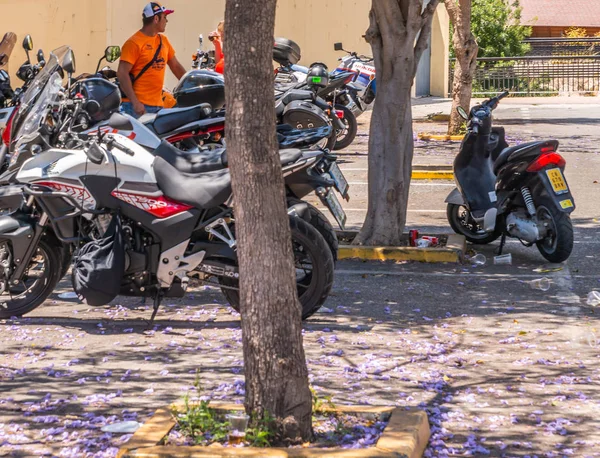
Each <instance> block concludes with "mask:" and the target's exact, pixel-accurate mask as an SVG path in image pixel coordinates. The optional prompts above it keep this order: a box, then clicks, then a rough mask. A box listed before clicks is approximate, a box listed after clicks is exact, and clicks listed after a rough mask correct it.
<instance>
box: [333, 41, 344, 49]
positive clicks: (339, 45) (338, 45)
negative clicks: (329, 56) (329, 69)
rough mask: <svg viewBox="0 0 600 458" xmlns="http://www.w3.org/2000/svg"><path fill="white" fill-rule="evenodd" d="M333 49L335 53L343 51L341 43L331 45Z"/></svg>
mask: <svg viewBox="0 0 600 458" xmlns="http://www.w3.org/2000/svg"><path fill="white" fill-rule="evenodd" d="M333 49H334V50H335V51H343V50H344V45H343V44H342V43H334V44H333Z"/></svg>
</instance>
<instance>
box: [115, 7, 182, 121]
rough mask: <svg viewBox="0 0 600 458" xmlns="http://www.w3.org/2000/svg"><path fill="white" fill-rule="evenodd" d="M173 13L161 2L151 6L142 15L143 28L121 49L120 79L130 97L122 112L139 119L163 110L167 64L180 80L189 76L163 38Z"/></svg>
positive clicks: (127, 97) (122, 88)
mask: <svg viewBox="0 0 600 458" xmlns="http://www.w3.org/2000/svg"><path fill="white" fill-rule="evenodd" d="M173 12H174V11H173V10H169V9H167V8H165V7H164V6H161V5H160V4H159V3H156V2H150V3H148V4H147V5H146V6H145V7H144V10H143V12H142V20H143V27H142V29H141V30H138V31H137V32H136V33H135V34H134V35H133V36H132V37H131V38H129V40H127V41H126V42H125V44H124V45H123V48H122V50H121V61H120V63H119V69H118V70H117V77H118V78H119V84H120V85H121V90H122V91H123V93H124V94H125V96H126V97H125V98H123V103H122V104H121V110H122V111H123V112H125V113H127V114H130V115H132V116H134V117H136V118H137V117H139V116H141V115H143V114H144V113H156V112H158V111H159V110H161V109H162V108H163V97H162V89H163V85H164V81H165V71H166V66H167V65H168V66H169V68H170V69H171V71H172V72H173V74H174V75H175V76H176V77H177V79H180V78H181V77H182V76H183V75H184V74H185V68H183V65H181V64H180V63H179V61H178V60H177V58H176V57H175V50H174V49H173V46H171V43H170V42H169V39H168V38H167V37H166V36H165V35H163V33H164V31H165V30H166V27H167V23H168V20H167V16H168V15H169V14H171V13H173ZM159 48H160V49H159Z"/></svg>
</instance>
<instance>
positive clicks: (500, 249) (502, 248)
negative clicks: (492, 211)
mask: <svg viewBox="0 0 600 458" xmlns="http://www.w3.org/2000/svg"><path fill="white" fill-rule="evenodd" d="M505 244H506V232H503V233H502V238H501V239H500V246H499V247H498V248H497V249H496V255H497V256H500V255H501V254H502V250H504V245H505Z"/></svg>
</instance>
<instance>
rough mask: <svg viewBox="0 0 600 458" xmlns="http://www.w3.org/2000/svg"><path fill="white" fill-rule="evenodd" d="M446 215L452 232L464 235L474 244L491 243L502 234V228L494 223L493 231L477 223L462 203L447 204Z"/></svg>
mask: <svg viewBox="0 0 600 458" xmlns="http://www.w3.org/2000/svg"><path fill="white" fill-rule="evenodd" d="M446 217H447V218H448V223H450V227H451V228H452V230H453V231H454V232H456V233H457V234H460V235H464V236H465V238H466V239H467V240H468V241H469V242H471V243H475V244H476V245H486V244H488V243H492V242H493V241H494V240H496V239H497V238H498V237H500V236H501V235H502V228H501V227H499V225H496V229H495V230H494V232H492V233H489V232H486V231H484V230H483V228H482V227H481V226H480V225H479V224H477V222H476V221H474V220H473V218H471V214H470V212H469V209H468V208H467V207H465V206H464V205H457V204H448V207H446Z"/></svg>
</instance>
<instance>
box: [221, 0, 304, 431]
mask: <svg viewBox="0 0 600 458" xmlns="http://www.w3.org/2000/svg"><path fill="white" fill-rule="evenodd" d="M276 3H277V2H276V0H263V1H260V2H255V1H245V2H244V1H241V0H227V2H226V7H225V34H224V35H225V40H224V46H225V48H224V55H225V87H226V106H227V115H226V116H227V119H226V137H227V152H228V156H229V163H230V169H231V176H232V185H233V194H234V198H235V207H234V209H235V228H236V236H237V240H238V246H239V248H238V258H239V268H240V299H241V303H240V309H241V315H242V318H241V320H242V336H243V349H244V368H245V377H246V401H245V406H246V411H247V412H248V414H249V415H251V416H252V418H253V419H254V420H253V421H255V422H256V421H259V419H262V418H264V417H265V415H266V414H268V415H270V416H273V417H275V419H276V420H277V426H278V429H279V432H280V437H281V438H282V439H287V440H288V441H291V442H300V441H306V440H309V439H310V438H311V437H312V424H311V421H312V418H311V416H312V397H311V393H310V389H309V385H308V369H307V367H306V359H305V355H304V349H303V346H302V322H301V306H300V302H299V300H298V296H297V292H296V274H295V268H294V262H293V256H292V244H291V233H290V226H289V220H288V216H287V212H286V208H285V191H284V184H283V176H282V172H281V164H280V162H279V154H278V146H277V139H276V135H275V113H274V101H273V85H274V80H273V78H274V77H273V67H272V58H273V42H274V38H273V31H274V25H275V6H276Z"/></svg>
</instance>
